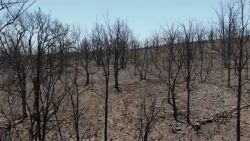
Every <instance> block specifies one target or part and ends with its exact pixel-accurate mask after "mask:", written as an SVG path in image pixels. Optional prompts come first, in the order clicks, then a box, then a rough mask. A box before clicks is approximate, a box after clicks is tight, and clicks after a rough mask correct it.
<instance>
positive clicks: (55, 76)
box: [26, 10, 71, 140]
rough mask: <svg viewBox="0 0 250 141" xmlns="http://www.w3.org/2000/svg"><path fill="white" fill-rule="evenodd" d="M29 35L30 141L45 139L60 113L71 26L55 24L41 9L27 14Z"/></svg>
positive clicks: (63, 94) (63, 95)
mask: <svg viewBox="0 0 250 141" xmlns="http://www.w3.org/2000/svg"><path fill="white" fill-rule="evenodd" d="M27 19H28V20H27V25H26V26H27V28H28V31H29V33H28V34H27V39H28V45H29V51H30V54H29V55H30V60H31V61H30V73H29V79H30V80H31V82H32V86H33V92H32V93H33V96H34V98H33V105H32V107H33V111H32V114H31V117H30V120H31V130H30V134H31V139H32V140H46V134H47V133H48V132H49V131H50V128H49V127H48V124H49V121H50V119H51V118H52V117H53V116H55V114H56V113H57V112H58V111H59V109H60V105H61V104H62V102H63V99H64V97H65V93H64V92H62V91H60V90H61V89H60V88H59V85H58V84H59V80H60V78H61V74H62V72H63V69H64V67H63V65H64V62H65V60H64V58H65V57H64V56H63V55H64V53H65V50H67V48H68V47H69V46H70V44H71V42H70V41H69V40H68V37H67V35H68V27H66V26H64V25H62V24H61V23H59V22H58V21H52V20H51V19H50V17H49V16H47V15H45V14H43V13H42V12H41V11H40V10H39V11H38V12H36V13H34V14H28V15H27Z"/></svg>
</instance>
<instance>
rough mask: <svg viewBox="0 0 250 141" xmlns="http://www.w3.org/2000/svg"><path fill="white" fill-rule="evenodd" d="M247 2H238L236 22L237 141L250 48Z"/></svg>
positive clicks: (242, 0)
mask: <svg viewBox="0 0 250 141" xmlns="http://www.w3.org/2000/svg"><path fill="white" fill-rule="evenodd" d="M245 3H246V1H245V0H239V1H238V3H237V4H238V6H239V8H238V9H239V10H238V14H237V15H238V16H237V18H236V20H237V21H236V22H237V23H238V32H237V33H238V34H237V35H236V36H237V37H236V40H237V41H236V50H235V51H234V57H235V58H236V60H237V61H236V68H237V79H238V80H237V126H236V131H237V141H240V139H241V127H240V122H241V121H240V120H241V99H242V86H243V85H244V79H243V77H242V76H243V74H242V71H243V69H244V67H245V65H246V63H247V62H248V59H249V56H247V55H246V54H247V53H246V52H245V49H246V48H247V47H248V45H247V44H248V43H247V42H246V41H247V39H245V38H246V31H247V27H248V24H249V23H248V22H249V21H248V20H249V15H248V17H246V15H245V12H246V9H245Z"/></svg>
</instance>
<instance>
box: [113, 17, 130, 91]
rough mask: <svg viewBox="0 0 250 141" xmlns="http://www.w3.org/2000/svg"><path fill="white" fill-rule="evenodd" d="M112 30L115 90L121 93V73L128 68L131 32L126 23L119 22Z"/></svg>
mask: <svg viewBox="0 0 250 141" xmlns="http://www.w3.org/2000/svg"><path fill="white" fill-rule="evenodd" d="M111 30H112V34H113V35H112V37H113V38H112V50H111V52H112V57H113V59H112V61H113V70H114V78H115V88H116V90H117V91H118V92H119V91H120V89H119V83H118V82H119V71H120V70H121V69H122V68H125V67H126V55H127V50H128V49H127V48H128V42H129V34H130V31H129V29H128V26H127V24H126V23H125V22H124V21H121V20H117V21H116V22H115V24H114V26H113V28H112V29H111Z"/></svg>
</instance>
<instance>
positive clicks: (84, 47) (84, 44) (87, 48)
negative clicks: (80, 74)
mask: <svg viewBox="0 0 250 141" xmlns="http://www.w3.org/2000/svg"><path fill="white" fill-rule="evenodd" d="M79 46H80V49H81V53H82V57H81V58H83V59H81V65H82V66H83V68H84V70H85V74H86V82H85V85H88V84H89V77H90V72H89V63H90V62H91V59H92V50H91V49H92V46H91V43H90V41H89V40H88V39H87V38H86V37H84V38H83V40H82V41H81V43H80V45H79Z"/></svg>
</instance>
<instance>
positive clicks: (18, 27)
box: [0, 21, 29, 118]
mask: <svg viewBox="0 0 250 141" xmlns="http://www.w3.org/2000/svg"><path fill="white" fill-rule="evenodd" d="M26 32H27V30H26V29H25V27H23V26H22V24H21V21H20V22H18V23H15V24H12V25H11V26H9V27H7V28H5V31H4V32H2V38H1V39H0V42H1V53H2V55H3V56H6V57H7V59H8V60H9V61H5V63H3V64H2V65H8V66H11V69H12V70H13V71H14V72H15V76H16V79H17V86H18V89H19V93H20V97H21V99H22V114H23V118H26V117H27V116H28V115H27V110H26V95H27V90H26V84H27V68H28V63H29V60H28V57H27V53H28V48H27V44H26V43H27V42H25V41H24V36H25V34H26ZM3 56H2V57H3Z"/></svg>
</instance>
